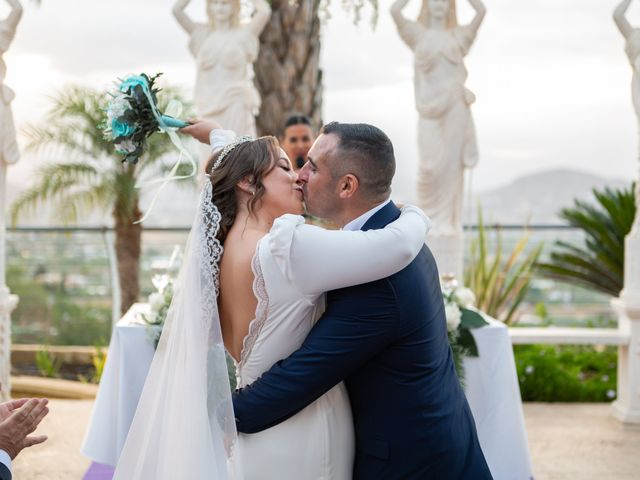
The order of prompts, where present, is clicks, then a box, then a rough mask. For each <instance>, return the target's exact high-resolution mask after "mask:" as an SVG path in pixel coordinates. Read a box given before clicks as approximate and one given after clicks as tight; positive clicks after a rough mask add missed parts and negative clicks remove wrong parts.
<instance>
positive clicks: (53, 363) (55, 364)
mask: <svg viewBox="0 0 640 480" xmlns="http://www.w3.org/2000/svg"><path fill="white" fill-rule="evenodd" d="M36 367H37V368H38V371H39V372H40V375H42V376H43V377H47V378H56V377H58V376H59V374H60V367H62V360H60V359H59V358H57V357H54V356H53V355H52V354H51V352H49V349H48V347H47V346H46V345H45V346H43V347H42V348H40V350H38V351H37V352H36Z"/></svg>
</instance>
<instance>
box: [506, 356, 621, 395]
mask: <svg viewBox="0 0 640 480" xmlns="http://www.w3.org/2000/svg"><path fill="white" fill-rule="evenodd" d="M513 351H514V355H515V359H516V368H517V370H518V381H519V383H520V393H521V394H522V400H523V401H525V402H610V401H612V400H614V399H615V394H616V378H617V375H616V374H617V370H616V366H617V362H618V351H617V348H616V347H606V348H604V349H603V350H602V351H598V350H596V349H595V348H594V347H592V346H555V345H516V346H514V348H513Z"/></svg>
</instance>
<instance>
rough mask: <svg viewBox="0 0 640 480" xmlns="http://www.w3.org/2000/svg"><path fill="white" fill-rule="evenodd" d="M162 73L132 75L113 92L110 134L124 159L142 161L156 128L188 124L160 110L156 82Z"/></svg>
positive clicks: (108, 114) (110, 108)
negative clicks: (140, 159)
mask: <svg viewBox="0 0 640 480" xmlns="http://www.w3.org/2000/svg"><path fill="white" fill-rule="evenodd" d="M160 75H161V74H160V73H159V74H156V75H154V76H153V77H149V76H148V75H146V74H144V73H142V74H140V75H130V76H128V77H126V78H125V79H124V80H120V82H119V83H117V84H116V90H115V91H113V92H110V93H109V95H110V97H111V100H110V101H109V105H108V106H107V124H106V128H105V130H104V132H105V135H106V138H107V139H108V140H109V141H111V142H113V144H114V145H115V148H116V151H117V152H118V153H119V154H120V155H122V156H123V157H124V158H123V162H127V163H130V164H134V165H135V164H136V163H138V159H139V158H140V157H141V156H142V154H143V153H144V152H145V149H146V146H147V139H148V138H149V137H150V136H151V135H152V134H154V133H155V132H160V131H165V132H166V131H169V129H172V128H173V129H175V128H182V127H186V126H187V125H188V123H187V122H185V121H183V120H178V119H176V118H173V117H171V116H168V115H163V114H162V113H161V112H160V111H159V110H158V99H157V94H158V92H159V91H160V89H159V88H156V87H155V82H156V80H157V79H158V77H159V76H160Z"/></svg>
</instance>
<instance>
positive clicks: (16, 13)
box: [6, 0, 22, 30]
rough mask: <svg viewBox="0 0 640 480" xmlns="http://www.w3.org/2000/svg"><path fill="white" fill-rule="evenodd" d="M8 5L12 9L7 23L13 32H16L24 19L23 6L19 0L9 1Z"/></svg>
mask: <svg viewBox="0 0 640 480" xmlns="http://www.w3.org/2000/svg"><path fill="white" fill-rule="evenodd" d="M7 3H8V4H9V6H10V7H11V12H10V13H9V16H8V17H7V20H6V22H7V23H8V25H9V27H10V28H11V29H12V30H15V28H16V27H17V26H18V23H19V22H20V19H21V18H22V5H20V2H19V1H18V0H7Z"/></svg>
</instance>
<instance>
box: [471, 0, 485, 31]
mask: <svg viewBox="0 0 640 480" xmlns="http://www.w3.org/2000/svg"><path fill="white" fill-rule="evenodd" d="M469 3H470V4H471V8H473V9H474V10H475V12H476V14H475V16H474V17H473V20H471V23H470V24H469V28H471V29H472V30H473V31H474V33H475V32H477V31H478V29H479V28H480V25H482V21H483V20H484V16H485V15H486V14H487V7H485V6H484V3H482V1H481V0H469Z"/></svg>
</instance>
